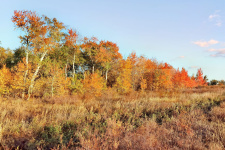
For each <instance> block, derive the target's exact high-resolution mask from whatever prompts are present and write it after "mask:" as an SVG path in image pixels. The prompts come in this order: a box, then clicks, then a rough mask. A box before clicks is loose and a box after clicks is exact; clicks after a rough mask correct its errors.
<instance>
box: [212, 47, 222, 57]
mask: <svg viewBox="0 0 225 150" xmlns="http://www.w3.org/2000/svg"><path fill="white" fill-rule="evenodd" d="M208 52H211V53H213V54H211V55H210V56H211V57H225V48H220V49H214V48H212V49H209V50H208Z"/></svg>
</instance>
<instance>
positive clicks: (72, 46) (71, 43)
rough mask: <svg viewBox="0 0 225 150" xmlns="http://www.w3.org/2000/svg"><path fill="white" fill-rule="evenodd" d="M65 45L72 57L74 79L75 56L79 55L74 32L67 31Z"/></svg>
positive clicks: (76, 37)
mask: <svg viewBox="0 0 225 150" xmlns="http://www.w3.org/2000/svg"><path fill="white" fill-rule="evenodd" d="M65 40H66V42H65V45H66V46H67V47H68V48H69V50H70V51H71V54H72V56H73V59H72V69H73V70H72V76H73V78H74V77H75V62H76V55H77V54H78V53H79V47H78V45H77V40H78V34H77V32H76V31H74V30H72V29H69V30H68V35H66V37H65Z"/></svg>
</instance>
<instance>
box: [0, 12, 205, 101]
mask: <svg viewBox="0 0 225 150" xmlns="http://www.w3.org/2000/svg"><path fill="white" fill-rule="evenodd" d="M12 22H13V23H14V25H15V28H16V29H18V30H20V31H22V34H21V35H20V36H19V38H20V40H21V43H22V46H21V47H19V48H18V49H16V50H14V51H11V50H8V49H5V48H3V47H0V68H1V70H0V94H1V95H4V96H18V97H21V98H23V99H29V98H30V97H31V96H33V97H43V96H54V95H67V94H86V93H90V94H92V95H95V96H99V95H101V93H102V92H103V91H104V90H107V89H109V88H110V89H114V90H116V91H117V92H119V93H121V94H124V93H129V92H131V91H134V90H135V91H138V90H140V91H145V90H152V91H153V90H171V89H181V88H193V87H197V86H205V85H207V78H206V76H205V77H204V76H203V73H202V70H201V69H198V71H197V74H196V75H192V76H189V75H188V71H187V70H185V69H184V68H182V69H181V70H180V69H175V68H173V67H172V66H171V65H169V64H168V63H160V62H158V61H157V60H154V59H149V58H146V57H144V56H137V55H136V53H135V52H133V53H131V54H130V55H129V56H128V57H127V58H123V56H122V55H121V53H120V52H119V47H118V46H117V44H116V43H113V42H111V41H104V40H98V39H97V38H96V37H90V38H88V37H81V36H80V35H78V33H77V31H76V30H73V29H67V28H66V27H65V25H64V24H63V23H62V22H60V21H58V20H57V19H56V18H53V19H51V18H48V17H47V16H40V15H38V14H37V13H36V12H32V11H17V10H16V11H14V15H13V17H12Z"/></svg>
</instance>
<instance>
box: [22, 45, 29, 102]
mask: <svg viewBox="0 0 225 150" xmlns="http://www.w3.org/2000/svg"><path fill="white" fill-rule="evenodd" d="M25 52H26V70H25V73H24V78H23V93H22V99H24V96H25V91H26V82H27V74H28V69H29V68H28V55H29V50H28V46H27V47H26V50H25Z"/></svg>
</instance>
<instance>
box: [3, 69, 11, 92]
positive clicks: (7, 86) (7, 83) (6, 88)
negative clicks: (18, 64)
mask: <svg viewBox="0 0 225 150" xmlns="http://www.w3.org/2000/svg"><path fill="white" fill-rule="evenodd" d="M11 82H12V75H11V72H10V71H9V69H8V68H6V66H5V65H4V66H3V68H2V69H1V70H0V94H1V95H7V94H9V93H10V90H11Z"/></svg>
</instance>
